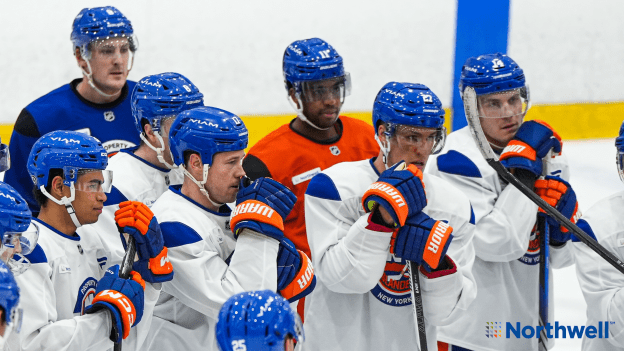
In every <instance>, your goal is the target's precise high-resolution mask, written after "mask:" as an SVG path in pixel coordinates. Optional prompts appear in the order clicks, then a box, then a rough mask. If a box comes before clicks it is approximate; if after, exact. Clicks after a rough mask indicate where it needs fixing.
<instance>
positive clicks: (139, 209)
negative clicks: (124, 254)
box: [115, 201, 173, 283]
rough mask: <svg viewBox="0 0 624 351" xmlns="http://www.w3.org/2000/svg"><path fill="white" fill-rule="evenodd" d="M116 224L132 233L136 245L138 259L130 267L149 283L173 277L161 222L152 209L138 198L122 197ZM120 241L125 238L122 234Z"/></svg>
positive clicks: (116, 214)
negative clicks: (123, 198)
mask: <svg viewBox="0 0 624 351" xmlns="http://www.w3.org/2000/svg"><path fill="white" fill-rule="evenodd" d="M115 221H116V222H117V226H118V228H120V232H121V230H123V231H124V232H125V233H127V234H129V235H131V236H132V237H133V238H134V240H135V242H136V247H137V253H138V255H139V260H138V261H137V262H134V263H133V264H132V269H134V270H135V271H137V272H139V273H140V274H141V276H142V277H143V278H144V279H145V280H146V281H148V282H150V283H163V282H166V281H170V280H171V279H173V266H172V265H171V262H169V257H168V256H167V248H166V247H164V240H163V236H162V232H161V231H160V225H159V224H158V221H157V220H156V217H154V214H153V213H152V210H150V209H149V207H147V206H146V205H145V204H143V203H142V202H139V201H124V202H122V203H120V204H119V210H117V211H115ZM121 241H122V243H123V244H124V248H125V246H126V245H125V244H126V241H125V240H123V238H122V240H121Z"/></svg>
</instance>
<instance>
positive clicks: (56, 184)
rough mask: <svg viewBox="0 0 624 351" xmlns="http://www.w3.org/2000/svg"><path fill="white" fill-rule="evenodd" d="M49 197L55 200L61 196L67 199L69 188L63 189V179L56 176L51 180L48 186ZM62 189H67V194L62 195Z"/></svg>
mask: <svg viewBox="0 0 624 351" xmlns="http://www.w3.org/2000/svg"><path fill="white" fill-rule="evenodd" d="M50 185H51V186H50V195H52V196H54V198H55V199H60V198H62V197H63V196H67V197H69V196H70V195H69V191H70V190H69V188H67V187H63V177H61V176H56V177H54V178H53V179H52V183H51V184H50ZM64 188H67V192H68V194H63V191H64V190H65V189H64Z"/></svg>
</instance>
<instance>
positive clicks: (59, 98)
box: [4, 6, 140, 213]
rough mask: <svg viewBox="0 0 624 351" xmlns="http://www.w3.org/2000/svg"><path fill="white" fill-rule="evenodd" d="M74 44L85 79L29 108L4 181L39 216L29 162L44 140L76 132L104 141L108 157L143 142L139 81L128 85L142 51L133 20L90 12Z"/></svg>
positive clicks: (16, 132)
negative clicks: (135, 110) (136, 92)
mask: <svg viewBox="0 0 624 351" xmlns="http://www.w3.org/2000/svg"><path fill="white" fill-rule="evenodd" d="M71 41H72V44H73V50H72V51H73V53H74V55H75V56H76V61H77V63H78V66H79V67H80V69H81V71H82V78H80V79H75V80H73V81H72V82H70V83H69V84H66V85H64V86H62V87H60V88H58V89H56V90H53V91H52V92H50V93H48V94H46V95H44V96H42V97H40V98H39V99H37V100H35V101H33V102H32V103H30V104H29V105H28V106H26V107H25V108H24V109H23V110H22V112H21V113H20V115H19V117H18V118H17V121H16V122H15V126H14V129H13V134H12V136H11V144H10V146H9V148H10V150H11V154H12V155H13V162H14V164H13V167H12V168H11V170H9V171H8V172H7V173H6V174H5V177H4V180H5V182H7V183H9V184H10V185H11V186H13V187H14V188H15V190H17V191H18V192H19V193H20V194H21V195H22V196H23V197H24V198H25V199H26V200H27V201H28V205H29V206H30V208H31V210H32V211H33V213H36V212H38V211H39V206H38V205H37V202H36V201H35V198H34V197H33V194H32V191H31V190H32V184H31V182H30V180H29V179H30V177H29V176H28V171H27V169H26V163H25V162H26V160H27V159H28V155H29V153H30V150H31V148H32V146H33V144H34V143H35V141H37V139H39V137H40V136H42V135H44V134H46V133H48V132H51V131H53V130H58V129H60V128H62V129H64V130H75V131H79V132H82V133H85V134H87V135H91V136H93V137H95V138H97V139H98V140H100V141H101V142H102V143H103V146H104V148H105V149H106V151H107V152H108V153H112V152H116V151H118V150H120V149H123V148H127V147H131V146H134V145H137V144H138V143H139V142H140V139H139V137H138V135H137V134H136V133H135V132H134V130H133V128H132V123H133V122H132V116H131V110H130V92H132V88H134V82H131V81H126V78H127V77H128V73H129V72H130V69H131V68H132V63H133V56H134V53H135V52H136V50H137V46H138V42H137V40H136V37H135V36H134V30H133V29H132V25H131V23H130V21H129V20H128V19H127V18H126V17H125V16H124V15H123V14H122V13H121V12H119V10H117V9H116V8H114V7H112V6H107V7H96V8H85V9H83V10H82V11H80V13H79V14H78V16H76V18H75V19H74V23H73V26H72V33H71Z"/></svg>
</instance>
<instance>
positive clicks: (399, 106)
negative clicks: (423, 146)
mask: <svg viewBox="0 0 624 351" xmlns="http://www.w3.org/2000/svg"><path fill="white" fill-rule="evenodd" d="M381 123H384V124H385V125H386V132H385V134H386V136H388V137H390V136H392V135H394V133H395V132H396V128H397V127H398V126H409V127H415V128H432V129H437V131H438V133H437V134H436V137H435V142H434V144H433V148H432V150H431V152H432V153H433V154H436V153H438V152H440V150H442V147H443V146H444V141H445V139H446V128H445V127H444V109H443V108H442V102H441V101H440V99H439V98H438V97H437V96H436V94H434V93H433V91H431V89H429V88H428V87H427V86H425V85H423V84H413V83H398V82H390V83H387V84H386V85H384V86H383V87H382V88H381V90H380V91H379V93H377V97H375V102H374V103H373V126H375V137H376V138H377V141H378V143H379V144H380V146H381V148H382V151H384V155H385V156H386V157H387V153H388V152H389V149H388V150H387V151H386V150H385V147H384V146H383V145H382V143H381V141H380V140H379V138H378V137H377V128H379V124H381Z"/></svg>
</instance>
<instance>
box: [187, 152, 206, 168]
mask: <svg viewBox="0 0 624 351" xmlns="http://www.w3.org/2000/svg"><path fill="white" fill-rule="evenodd" d="M189 166H190V167H191V169H192V170H197V171H200V172H201V171H203V170H204V163H203V162H202V160H201V157H199V154H196V153H193V154H191V157H189Z"/></svg>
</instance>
